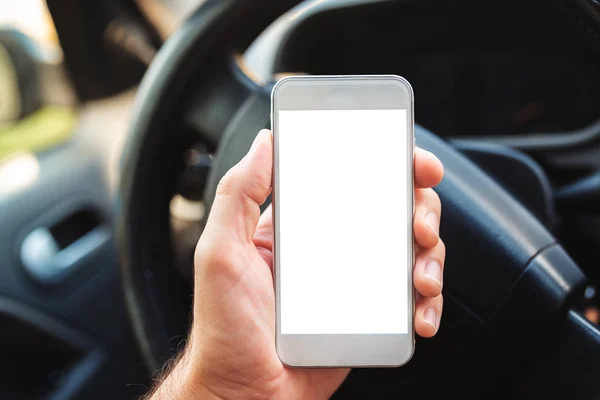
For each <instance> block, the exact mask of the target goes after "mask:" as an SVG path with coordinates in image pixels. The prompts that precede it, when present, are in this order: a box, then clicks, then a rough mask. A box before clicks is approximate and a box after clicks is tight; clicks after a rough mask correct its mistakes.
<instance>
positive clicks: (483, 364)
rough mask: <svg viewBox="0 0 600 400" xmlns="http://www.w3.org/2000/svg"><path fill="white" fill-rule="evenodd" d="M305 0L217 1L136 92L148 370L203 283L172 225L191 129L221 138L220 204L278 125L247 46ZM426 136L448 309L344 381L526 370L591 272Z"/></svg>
mask: <svg viewBox="0 0 600 400" xmlns="http://www.w3.org/2000/svg"><path fill="white" fill-rule="evenodd" d="M298 2H299V1H293V0H277V1H274V0H273V1H268V0H251V1H250V0H249V1H245V0H214V1H211V0H209V1H207V2H205V3H204V4H203V5H202V6H201V7H200V8H199V9H198V10H197V11H196V12H195V14H193V16H192V17H191V18H189V20H188V21H187V22H186V23H185V24H184V25H183V26H182V27H181V28H180V30H179V31H178V32H177V33H176V34H174V35H173V36H172V37H171V38H170V39H169V40H168V41H167V42H166V43H165V45H164V46H163V48H162V49H161V50H160V52H159V53H158V55H157V57H156V59H155V61H154V62H153V63H152V65H151V66H150V68H149V70H148V72H147V73H146V76H145V77H144V79H143V82H142V84H141V86H140V88H139V90H138V94H137V99H136V106H135V108H134V113H133V124H132V128H131V131H130V133H129V138H128V144H127V146H126V150H125V154H124V158H123V160H124V164H123V169H122V174H123V175H122V185H121V194H120V215H119V241H120V246H121V264H122V273H123V284H124V293H125V298H126V301H127V306H128V312H129V316H130V318H131V321H132V324H133V328H134V331H135V336H136V339H137V342H138V345H139V347H140V350H141V353H142V355H143V357H144V360H145V361H146V363H147V366H148V368H149V370H150V371H156V370H157V369H159V368H160V367H161V366H162V365H163V363H164V362H165V361H166V360H167V359H169V358H170V357H172V355H173V354H174V352H175V351H176V343H177V342H179V341H180V340H181V335H185V333H186V329H187V324H188V322H189V307H190V293H191V291H190V286H191V285H192V284H193V282H190V281H189V279H188V280H186V279H183V278H182V277H181V276H180V274H178V272H177V271H176V268H175V266H174V254H173V250H172V246H171V244H172V242H171V241H172V238H171V235H170V229H169V228H170V227H169V201H170V199H171V196H172V195H173V193H174V191H175V179H174V177H175V176H176V173H177V172H178V171H179V170H180V168H181V165H180V164H181V162H180V155H181V150H182V148H184V142H185V140H184V139H182V138H181V136H183V135H181V134H180V132H181V131H182V129H180V128H181V127H187V131H189V130H190V129H189V127H190V126H192V127H193V131H194V132H195V133H194V135H196V137H195V139H196V140H200V141H202V142H203V143H205V144H206V146H207V147H208V148H210V149H216V153H215V156H214V159H213V164H212V167H211V169H210V175H209V179H208V184H207V188H206V191H205V193H204V202H205V204H206V205H207V207H208V208H207V209H209V207H210V205H211V204H212V199H213V196H214V193H215V189H216V185H217V182H218V181H219V180H220V178H221V177H222V176H223V175H224V174H225V172H226V171H227V170H228V169H229V168H230V167H231V166H233V165H234V164H235V163H236V162H237V161H238V160H239V159H241V157H242V156H243V155H244V154H245V153H246V151H247V150H248V148H249V147H250V145H251V142H252V139H253V138H254V136H255V135H256V133H257V132H258V131H259V130H260V129H261V128H265V127H269V113H270V88H271V82H267V83H263V82H259V81H258V80H256V79H254V78H253V77H252V76H251V74H250V73H249V72H248V71H247V70H245V69H244V66H243V63H242V61H241V60H240V57H239V56H237V55H239V54H240V53H241V51H243V50H244V49H245V48H246V47H247V46H248V45H249V44H250V43H251V42H252V41H253V39H255V38H256V36H257V35H258V34H259V33H260V32H261V31H262V30H264V29H265V28H266V27H267V26H268V24H269V23H270V22H272V21H273V20H274V19H275V18H276V17H278V16H279V15H281V14H282V13H283V12H285V11H286V10H288V9H290V8H291V7H292V6H293V5H295V4H296V3H298ZM284 45H285V40H284ZM357 72H359V71H357ZM417 96H418V93H417ZM417 120H418V114H417ZM186 140H187V139H186ZM366 140H368V138H366ZM416 143H417V146H420V147H422V148H424V149H427V150H429V151H431V152H433V153H435V154H436V155H437V156H438V157H439V158H440V159H441V160H442V162H443V164H444V166H445V171H446V174H445V177H444V180H443V181H442V183H441V184H440V185H439V186H438V187H437V188H436V191H437V192H438V194H439V195H440V198H441V200H442V204H443V208H444V212H443V219H442V225H441V237H442V238H443V239H444V241H445V243H446V247H447V260H446V267H445V278H444V290H443V293H444V297H445V305H444V318H443V319H442V324H441V328H440V330H439V333H438V335H437V336H436V338H434V339H432V340H427V341H418V342H417V346H416V353H415V356H414V358H413V360H412V361H411V362H410V363H409V364H408V365H407V366H405V367H403V368H400V369H396V370H361V371H355V372H353V373H352V374H351V375H350V377H349V379H348V381H349V382H348V383H347V384H345V386H344V387H346V386H348V385H349V387H352V385H353V384H360V382H363V383H364V382H368V383H370V384H375V385H374V386H377V387H379V388H385V390H388V389H389V388H390V385H395V384H405V385H408V386H411V385H413V386H415V387H416V385H423V384H424V382H426V381H425V379H426V377H427V376H439V377H443V380H444V385H439V388H437V387H433V385H430V386H429V388H430V390H429V388H428V394H429V395H431V397H434V396H435V395H439V394H440V393H441V392H439V391H440V390H442V389H443V393H444V394H445V395H446V396H447V395H448V393H451V392H453V393H456V394H460V393H463V394H464V393H470V392H471V391H473V390H476V389H477V388H482V387H485V386H486V385H490V384H492V383H493V382H496V381H497V380H498V379H501V378H502V377H509V376H510V375H511V374H515V373H517V371H519V370H520V368H524V364H526V362H527V356H528V355H531V354H534V353H535V352H536V351H539V350H540V349H541V346H542V343H543V342H544V340H543V339H544V338H545V337H547V335H548V334H549V332H550V331H551V328H552V326H553V324H554V323H555V322H556V321H557V320H559V319H560V318H561V317H562V316H564V315H565V314H566V312H567V310H568V309H569V307H570V305H571V304H572V302H573V301H574V300H575V299H577V296H579V295H580V294H581V292H582V288H583V287H584V285H585V277H584V275H583V274H582V273H581V272H580V270H579V268H578V267H577V265H575V263H574V262H573V261H572V260H571V258H569V256H568V255H567V254H566V252H565V251H564V250H563V249H562V247H561V246H560V245H559V244H558V243H557V241H556V239H555V238H554V237H553V236H552V235H551V234H550V233H549V232H548V231H547V230H546V228H545V227H544V226H543V225H542V224H541V223H540V222H539V221H538V220H537V219H536V218H535V217H534V216H533V215H532V214H531V213H530V212H529V211H527V210H526V209H525V208H524V207H523V206H522V205H521V204H520V203H519V202H517V201H516V200H515V199H514V198H513V197H512V196H511V195H510V194H508V193H507V192H506V191H505V190H504V189H503V188H502V187H501V186H499V185H498V184H497V183H496V182H495V181H494V180H493V179H491V178H490V177H489V176H488V175H487V174H486V173H485V172H483V171H482V170H481V169H480V168H478V167H477V166H476V165H475V164H474V163H473V162H471V161H469V159H467V158H466V157H465V156H464V155H463V154H461V153H460V152H459V151H458V150H456V149H455V148H454V147H453V146H452V145H450V144H449V143H447V142H445V141H443V140H441V139H440V138H438V137H437V136H435V135H434V134H433V133H431V132H429V131H427V130H425V129H424V128H422V127H420V126H418V125H417V126H416ZM306 162H307V163H308V162H310V159H309V158H307V160H306ZM357 185H358V184H357ZM364 208H365V209H367V208H368V196H365V199H364ZM190 268H191V266H190ZM195 284H197V285H202V282H196V283H195ZM425 368H426V369H427V371H426V372H425ZM344 387H343V388H342V391H343V389H344ZM421 388H422V386H421ZM381 390H383V389H381ZM371 393H373V392H371ZM404 393H405V392H404ZM420 393H421V394H422V393H423V392H422V391H420Z"/></svg>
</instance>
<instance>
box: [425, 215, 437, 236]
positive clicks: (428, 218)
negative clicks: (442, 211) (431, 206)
mask: <svg viewBox="0 0 600 400" xmlns="http://www.w3.org/2000/svg"><path fill="white" fill-rule="evenodd" d="M425 223H426V224H427V226H428V227H430V228H431V230H432V231H434V232H435V234H436V235H439V234H440V219H439V217H438V215H437V213H436V212H435V211H429V212H428V213H427V214H425Z"/></svg>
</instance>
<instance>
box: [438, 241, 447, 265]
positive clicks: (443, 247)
mask: <svg viewBox="0 0 600 400" xmlns="http://www.w3.org/2000/svg"><path fill="white" fill-rule="evenodd" d="M437 253H439V256H440V258H441V261H442V264H443V263H444V260H445V259H446V244H445V243H444V241H443V240H441V239H440V240H439V241H438V244H437Z"/></svg>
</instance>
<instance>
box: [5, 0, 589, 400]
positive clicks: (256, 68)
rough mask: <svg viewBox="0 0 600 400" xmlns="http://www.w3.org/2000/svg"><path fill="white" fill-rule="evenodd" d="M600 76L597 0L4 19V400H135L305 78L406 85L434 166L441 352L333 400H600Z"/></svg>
mask: <svg viewBox="0 0 600 400" xmlns="http://www.w3.org/2000/svg"><path fill="white" fill-rule="evenodd" d="M4 9H6V10H4ZM3 15H4V17H3ZM598 71H600V3H599V2H598V1H597V0H544V1H542V0H523V1H516V0H507V1H505V2H501V3H486V2H480V1H475V0H456V1H453V2H444V1H440V0H403V1H398V0H306V1H299V0H251V1H249V0H197V1H184V0H177V1H175V0H106V1H102V2H83V1H79V0H62V1H59V0H46V1H44V0H23V1H22V2H19V3H18V4H17V5H14V4H13V5H9V4H6V5H0V274H1V277H0V326H1V327H2V334H0V338H1V341H0V354H1V355H2V357H1V358H2V361H1V362H0V370H1V371H2V373H1V374H0V398H2V399H7V400H11V399H53V400H55V399H56V400H59V399H64V400H71V399H104V398H107V397H108V396H111V397H112V398H115V399H133V398H138V397H139V396H141V395H143V394H144V393H145V392H147V391H148V389H149V388H150V387H151V385H152V383H153V377H155V376H156V374H157V373H159V372H160V371H161V370H162V368H164V365H165V363H166V362H167V361H168V360H169V359H170V358H172V357H173V356H175V355H176V354H177V352H178V351H179V350H181V348H182V347H183V346H185V338H186V333H187V330H188V328H189V322H190V321H189V320H190V318H189V316H190V307H191V301H192V296H191V295H192V289H193V285H194V281H193V254H194V249H195V245H196V242H197V240H198V238H199V237H200V235H201V233H202V229H203V227H204V223H205V220H206V216H207V214H208V211H209V210H210V207H211V205H212V201H213V199H214V195H215V191H216V186H217V183H218V182H219V180H220V178H221V177H222V176H223V175H224V174H225V172H226V171H227V170H228V169H229V168H231V167H232V166H233V165H234V164H235V163H237V161H239V160H240V159H241V157H242V156H243V155H244V154H245V153H246V152H247V150H248V149H249V147H250V145H251V143H252V140H253V139H254V137H255V135H256V133H257V132H258V131H259V130H260V129H262V128H268V127H270V113H271V108H270V107H271V97H270V95H271V89H272V87H273V85H274V84H275V82H276V81H277V79H279V78H281V77H283V76H288V75H295V74H313V75H337V74H397V75H401V76H403V77H405V78H406V79H407V80H408V81H409V82H410V83H411V85H412V86H413V88H414V93H415V100H414V105H415V121H416V126H415V132H416V145H417V146H419V147H422V148H424V149H426V150H429V151H431V152H433V153H435V154H436V155H437V156H438V157H439V158H440V160H441V161H442V162H443V164H444V167H445V176H444V179H443V181H442V183H441V184H440V185H438V186H437V187H436V188H435V190H436V192H437V193H438V194H439V196H440V198H441V200H442V205H443V218H442V222H441V232H440V236H441V238H442V239H443V240H444V242H445V243H446V248H447V260H446V264H445V274H444V287H443V294H444V299H445V302H444V315H443V318H442V322H441V327H440V330H439V333H438V334H437V335H436V337H435V338H433V339H430V340H421V339H420V338H417V343H416V352H415V355H414V357H413V359H412V360H411V362H410V363H409V364H407V365H406V366H403V367H401V368H398V369H360V368H359V369H355V370H353V371H352V372H351V374H350V375H349V377H348V378H347V379H346V381H345V382H344V384H343V385H342V386H341V387H340V389H339V390H338V391H337V392H336V393H335V394H334V396H333V398H340V399H341V398H366V397H368V398H389V397H392V396H405V397H407V398H414V397H416V396H419V397H420V398H431V399H433V398H485V397H489V398H499V397H503V398H516V399H521V398H523V399H525V398H561V399H562V398H573V399H580V398H581V399H587V398H597V397H598V396H600V384H598V378H597V377H598V376H599V374H600V325H599V324H600V300H599V298H598V296H597V294H596V291H597V288H598V287H599V285H600V269H599V265H598V260H599V259H600V107H599V105H600V74H598ZM363 140H364V151H365V152H377V146H378V144H377V143H374V142H372V141H370V140H369V135H368V133H365V136H364V139H363ZM342 145H343V143H340V146H342ZM306 162H307V163H310V162H311V158H310V154H307V155H306ZM357 162H360V160H357ZM367 184H368V182H358V181H357V182H356V192H355V193H354V195H355V196H356V198H354V199H352V201H354V202H355V203H356V204H357V205H358V210H357V214H358V215H360V214H362V213H366V212H368V209H369V207H372V206H373V205H374V204H375V202H376V198H375V195H374V194H373V193H369V191H368V190H366V188H367V187H368V186H367ZM315 201H318V196H317V198H315ZM263 207H266V205H265V206H263ZM350 218H351V216H349V219H350ZM349 224H351V221H349ZM195 284H196V285H201V284H202V282H196V283H195ZM307 295H309V290H307ZM432 376H435V377H437V378H436V379H437V381H432V378H431V377H432ZM433 382H437V383H433Z"/></svg>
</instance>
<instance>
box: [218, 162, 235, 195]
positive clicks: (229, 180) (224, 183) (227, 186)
mask: <svg viewBox="0 0 600 400" xmlns="http://www.w3.org/2000/svg"><path fill="white" fill-rule="evenodd" d="M237 175H238V174H237V171H236V169H235V167H234V168H232V169H230V170H229V171H227V173H226V174H225V175H223V177H222V178H221V180H220V181H219V184H218V185H217V191H216V195H217V196H228V195H231V194H234V193H235V192H236V191H237V182H238V179H237Z"/></svg>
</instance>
